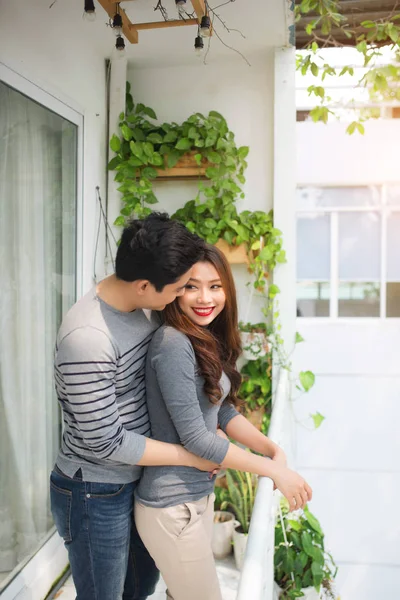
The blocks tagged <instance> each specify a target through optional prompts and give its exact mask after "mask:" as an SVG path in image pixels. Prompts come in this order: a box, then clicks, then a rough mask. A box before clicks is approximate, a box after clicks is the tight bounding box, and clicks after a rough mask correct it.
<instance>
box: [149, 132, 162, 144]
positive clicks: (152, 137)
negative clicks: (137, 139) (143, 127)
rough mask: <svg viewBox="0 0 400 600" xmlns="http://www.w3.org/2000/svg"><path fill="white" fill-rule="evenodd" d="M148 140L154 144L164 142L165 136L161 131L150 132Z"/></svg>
mask: <svg viewBox="0 0 400 600" xmlns="http://www.w3.org/2000/svg"><path fill="white" fill-rule="evenodd" d="M147 140H148V141H149V142H152V143H153V144H162V141H163V138H162V137H161V135H160V134H159V133H149V135H148V136H147Z"/></svg>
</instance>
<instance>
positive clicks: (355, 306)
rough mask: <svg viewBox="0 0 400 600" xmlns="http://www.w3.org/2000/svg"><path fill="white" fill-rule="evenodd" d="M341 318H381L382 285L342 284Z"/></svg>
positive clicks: (339, 294) (339, 292)
mask: <svg viewBox="0 0 400 600" xmlns="http://www.w3.org/2000/svg"><path fill="white" fill-rule="evenodd" d="M338 297H339V317H379V306H380V284H379V283H377V282H364V283H360V282H357V283H348V282H340V283H339V290H338Z"/></svg>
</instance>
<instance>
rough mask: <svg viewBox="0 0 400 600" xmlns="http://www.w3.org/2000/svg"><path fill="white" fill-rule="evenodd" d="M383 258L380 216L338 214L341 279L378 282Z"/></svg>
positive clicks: (372, 214)
mask: <svg viewBox="0 0 400 600" xmlns="http://www.w3.org/2000/svg"><path fill="white" fill-rule="evenodd" d="M380 260H381V251H380V215H379V214H378V213H376V212H368V213H361V212H360V213H341V214H339V279H340V280H341V281H349V282H357V281H360V282H364V281H379V280H380Z"/></svg>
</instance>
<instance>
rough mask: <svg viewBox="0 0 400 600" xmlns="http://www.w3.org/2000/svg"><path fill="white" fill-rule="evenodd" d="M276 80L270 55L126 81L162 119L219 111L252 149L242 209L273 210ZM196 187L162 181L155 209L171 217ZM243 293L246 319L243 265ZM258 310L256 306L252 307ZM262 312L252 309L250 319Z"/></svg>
mask: <svg viewBox="0 0 400 600" xmlns="http://www.w3.org/2000/svg"><path fill="white" fill-rule="evenodd" d="M273 76H274V57H273V51H271V52H270V53H269V54H268V56H266V57H265V59H264V60H262V61H261V60H259V62H258V63H257V62H254V61H253V66H252V67H248V66H247V65H245V64H242V63H241V62H239V61H238V62H237V64H232V63H230V64H226V65H218V66H217V65H216V66H212V65H208V66H207V67H204V66H203V65H202V63H199V64H198V65H196V66H195V67H169V68H161V69H132V70H130V71H129V72H128V79H129V81H130V82H131V84H132V94H133V96H134V100H135V102H143V103H144V104H146V105H147V106H151V107H152V108H153V109H154V110H155V112H156V114H157V117H158V119H159V120H160V121H161V122H163V121H167V122H168V121H176V122H182V121H184V120H185V119H186V118H187V117H189V116H190V115H191V114H192V113H194V112H202V113H208V112H209V111H210V110H216V111H218V112H220V113H221V114H223V116H224V117H225V118H226V120H227V122H228V125H229V127H230V129H231V130H232V131H233V132H234V133H235V138H236V143H237V145H238V146H241V145H246V146H249V147H250V153H249V157H248V163H249V166H248V169H247V172H246V179H247V181H246V184H245V186H244V192H245V194H246V199H245V200H243V201H240V203H238V208H239V210H245V209H248V210H265V211H268V210H270V208H271V207H272V195H273ZM196 190H197V184H196V183H192V182H185V181H173V182H159V183H158V184H157V185H156V194H157V196H158V198H159V199H160V205H159V206H157V205H156V208H160V209H164V210H166V211H167V212H169V213H173V212H174V211H175V210H176V209H177V208H179V207H180V206H183V205H184V204H185V202H187V201H188V200H191V199H193V198H194V197H195V195H196ZM234 271H235V278H236V282H237V285H238V291H239V303H240V308H241V318H244V317H245V313H246V306H247V299H248V292H247V288H246V287H245V283H246V282H247V281H248V279H249V276H248V273H247V271H246V268H245V267H242V266H238V267H236V266H235V267H234ZM254 306H256V303H254ZM259 316H260V314H259V313H258V311H257V310H256V309H255V308H254V310H253V311H252V312H251V317H252V318H259Z"/></svg>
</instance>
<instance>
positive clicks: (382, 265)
mask: <svg viewBox="0 0 400 600" xmlns="http://www.w3.org/2000/svg"><path fill="white" fill-rule="evenodd" d="M297 315H298V316H299V317H331V318H343V317H356V318H357V317H381V318H384V317H388V318H389V317H392V318H393V317H400V184H398V185H393V184H390V185H388V184H382V185H375V186H358V187H355V186H354V187H299V188H298V190H297Z"/></svg>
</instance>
